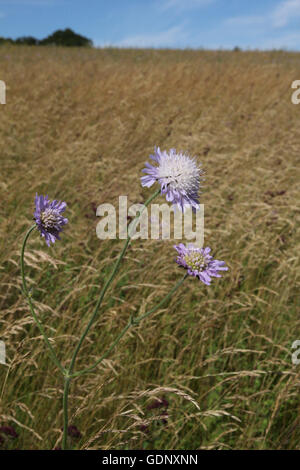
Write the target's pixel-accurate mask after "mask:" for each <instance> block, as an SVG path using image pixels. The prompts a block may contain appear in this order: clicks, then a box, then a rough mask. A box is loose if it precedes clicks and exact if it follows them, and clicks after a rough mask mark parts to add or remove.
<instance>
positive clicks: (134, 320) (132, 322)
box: [72, 274, 188, 377]
mask: <svg viewBox="0 0 300 470" xmlns="http://www.w3.org/2000/svg"><path fill="white" fill-rule="evenodd" d="M187 276H188V274H185V275H184V277H183V278H181V279H180V280H179V281H178V282H177V284H175V286H174V287H173V289H171V290H170V292H169V293H168V294H167V295H166V296H165V297H164V298H163V299H162V300H161V301H160V302H159V303H158V304H157V305H156V306H155V307H153V308H152V309H151V310H149V311H148V312H146V313H144V314H143V315H140V316H139V317H136V318H132V317H131V318H130V320H129V322H128V323H127V325H126V326H125V328H124V329H123V330H122V331H121V333H120V334H119V335H118V336H117V338H116V339H115V341H114V342H113V343H112V344H111V345H110V347H109V348H108V350H107V351H106V352H105V353H104V354H103V355H102V356H101V357H100V358H99V359H98V360H97V361H96V362H95V363H94V364H93V365H92V366H90V367H87V368H86V369H82V370H81V371H78V372H75V373H74V374H72V377H79V376H80V375H83V374H86V373H88V372H91V371H92V370H93V369H95V367H97V366H98V365H99V364H100V363H101V362H102V361H103V360H104V359H105V358H106V357H107V356H108V355H109V354H110V352H111V351H112V350H113V349H114V348H115V347H116V346H117V344H118V343H119V342H120V340H121V339H122V338H123V336H124V335H125V333H126V332H127V331H128V330H129V328H130V327H131V326H133V325H138V324H139V323H140V322H141V321H142V320H144V319H145V318H147V317H148V316H149V315H151V313H154V312H156V310H158V309H159V308H160V307H162V305H163V304H164V303H165V302H167V300H168V299H170V298H171V297H172V295H173V294H174V292H175V291H176V290H177V289H178V287H180V286H181V284H182V283H183V281H184V280H185V279H186V278H187Z"/></svg>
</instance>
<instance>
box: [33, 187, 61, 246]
mask: <svg viewBox="0 0 300 470" xmlns="http://www.w3.org/2000/svg"><path fill="white" fill-rule="evenodd" d="M66 207H67V204H66V203H65V202H61V201H56V200H54V201H52V202H50V200H49V198H48V196H38V194H36V196H35V213H34V218H35V221H36V225H37V228H38V230H39V231H40V233H41V235H42V237H44V238H45V241H46V243H47V245H48V246H50V242H52V243H55V241H56V240H60V238H59V233H60V232H61V231H62V229H63V226H64V225H66V224H67V223H68V219H66V218H65V217H63V216H62V215H61V214H62V212H64V210H65V209H66Z"/></svg>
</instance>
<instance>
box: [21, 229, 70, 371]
mask: <svg viewBox="0 0 300 470" xmlns="http://www.w3.org/2000/svg"><path fill="white" fill-rule="evenodd" d="M35 228H36V225H33V226H32V227H31V228H30V229H29V230H28V232H27V233H26V235H25V238H24V241H23V245H22V250H21V276H22V285H23V291H24V295H25V297H26V299H27V302H28V304H29V308H30V311H31V314H32V316H33V318H34V321H35V323H36V324H37V326H38V328H39V330H40V332H41V334H42V336H43V338H44V341H45V343H46V345H47V346H48V350H49V354H50V356H51V358H52V360H53V362H54V363H55V365H56V366H57V367H58V368H59V370H60V371H61V372H62V373H63V374H65V369H64V368H63V366H62V365H61V363H60V361H59V360H58V358H57V356H56V354H55V351H54V349H53V348H52V346H51V343H50V341H49V339H48V336H47V334H46V332H45V330H44V328H43V325H42V324H41V322H40V321H39V319H38V317H37V315H36V313H35V310H34V307H33V303H32V300H31V295H30V293H29V292H28V288H27V283H26V278H25V263H24V253H25V247H26V243H27V240H28V238H29V236H30V234H31V233H32V232H33V230H34V229H35Z"/></svg>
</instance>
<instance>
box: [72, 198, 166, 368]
mask: <svg viewBox="0 0 300 470" xmlns="http://www.w3.org/2000/svg"><path fill="white" fill-rule="evenodd" d="M159 194H160V189H158V190H157V191H155V193H154V194H152V196H150V197H149V199H147V201H146V202H145V204H144V207H143V208H142V210H141V212H140V213H139V214H138V215H137V217H136V218H135V219H134V220H133V221H132V222H131V224H132V225H131V228H130V230H128V236H127V239H126V241H125V244H124V247H123V249H122V251H121V253H120V255H119V257H118V259H117V261H116V263H115V265H114V267H113V270H112V272H111V274H110V276H109V278H108V279H107V281H106V282H105V284H104V286H103V288H102V290H101V292H100V295H99V298H98V301H97V304H96V307H95V310H94V313H93V315H92V316H91V318H90V321H89V322H88V324H87V326H86V328H85V330H84V332H83V334H82V335H81V338H80V339H79V342H78V344H77V346H76V349H75V351H74V354H73V357H72V360H71V364H70V367H69V374H70V375H72V372H73V369H74V365H75V361H76V357H77V355H78V353H79V350H80V348H81V345H82V343H83V341H84V339H85V337H86V335H87V334H88V332H89V330H90V328H91V326H92V324H93V323H94V320H95V318H96V316H97V313H98V310H99V308H100V306H101V303H102V300H103V298H104V295H105V293H106V291H107V289H108V288H109V286H110V284H111V283H112V281H113V279H114V277H115V275H116V273H117V271H118V269H119V266H120V264H121V261H122V259H123V257H124V255H125V253H126V250H127V247H128V245H129V243H130V240H131V235H130V234H129V232H131V233H132V230H133V228H134V227H135V225H136V224H137V222H138V220H139V218H140V216H141V214H142V213H143V211H144V209H145V208H146V207H147V206H148V205H149V204H150V203H151V202H152V201H153V199H154V198H156V197H157V196H158V195H159Z"/></svg>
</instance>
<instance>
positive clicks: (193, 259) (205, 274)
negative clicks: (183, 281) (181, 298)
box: [174, 243, 228, 286]
mask: <svg viewBox="0 0 300 470" xmlns="http://www.w3.org/2000/svg"><path fill="white" fill-rule="evenodd" d="M174 248H175V249H176V250H177V253H178V256H177V258H176V263H178V264H179V265H180V266H182V267H184V268H185V269H187V272H188V274H189V275H190V276H195V277H198V278H199V279H200V281H202V282H204V284H206V285H208V286H209V285H210V281H211V277H221V275H220V274H219V273H218V271H227V270H228V267H227V266H224V265H225V262H224V261H219V260H217V259H214V258H213V257H212V256H211V255H210V254H209V253H210V248H209V247H207V248H197V247H195V246H193V245H192V244H189V245H188V246H187V247H186V246H185V245H184V244H183V243H180V244H179V245H174Z"/></svg>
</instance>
